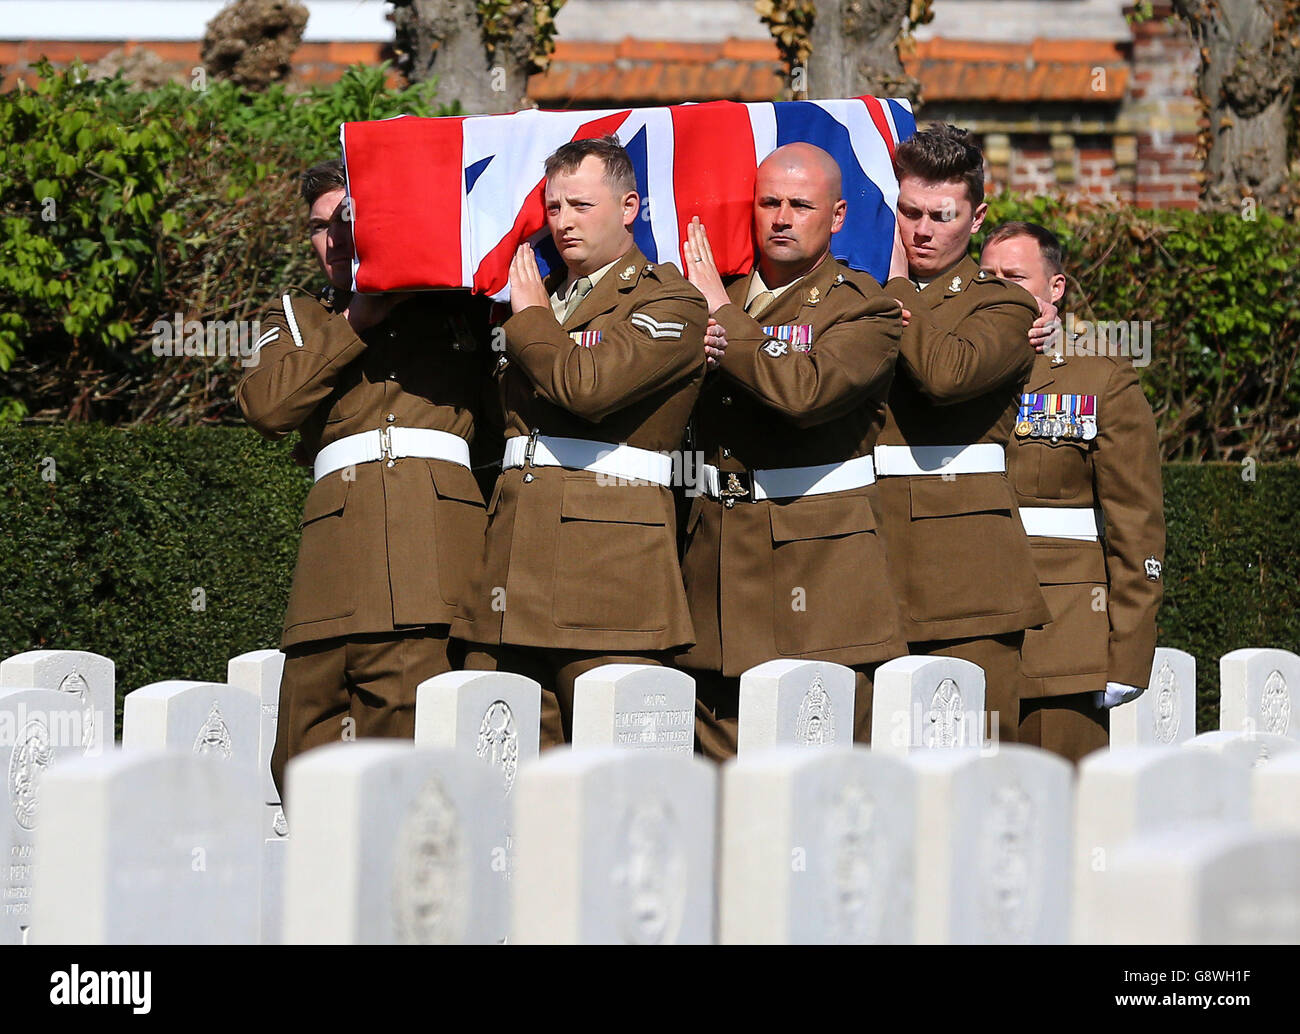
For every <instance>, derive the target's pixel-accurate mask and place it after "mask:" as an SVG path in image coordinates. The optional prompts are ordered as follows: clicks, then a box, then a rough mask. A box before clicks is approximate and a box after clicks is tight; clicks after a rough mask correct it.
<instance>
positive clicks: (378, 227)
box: [343, 116, 464, 291]
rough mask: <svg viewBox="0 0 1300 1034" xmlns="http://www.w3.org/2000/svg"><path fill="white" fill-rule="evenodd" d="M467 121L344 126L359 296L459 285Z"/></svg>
mask: <svg viewBox="0 0 1300 1034" xmlns="http://www.w3.org/2000/svg"><path fill="white" fill-rule="evenodd" d="M463 121H464V116H453V117H449V118H414V117H403V118H397V119H384V120H382V121H377V122H347V123H345V124H344V126H343V160H344V162H345V163H346V165H347V179H348V194H349V196H350V197H351V198H352V206H353V216H354V221H353V224H352V232H353V243H354V247H355V249H356V254H357V258H358V260H359V264H358V266H357V269H356V282H357V290H359V291H401V290H405V289H408V288H421V287H427V286H428V285H429V284H459V283H460V279H461V269H460V246H461V230H460V197H461V194H462V193H463V191H464V170H463V169H462V167H461V123H462V122H463ZM452 199H454V201H453V200H452Z"/></svg>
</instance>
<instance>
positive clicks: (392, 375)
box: [388, 370, 397, 381]
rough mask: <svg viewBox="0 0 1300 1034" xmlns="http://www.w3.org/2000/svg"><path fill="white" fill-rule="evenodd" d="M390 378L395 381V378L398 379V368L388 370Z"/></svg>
mask: <svg viewBox="0 0 1300 1034" xmlns="http://www.w3.org/2000/svg"><path fill="white" fill-rule="evenodd" d="M388 379H389V380H390V381H395V380H397V371H396V370H390V371H389V372H388Z"/></svg>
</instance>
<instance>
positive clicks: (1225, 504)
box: [0, 426, 1300, 729]
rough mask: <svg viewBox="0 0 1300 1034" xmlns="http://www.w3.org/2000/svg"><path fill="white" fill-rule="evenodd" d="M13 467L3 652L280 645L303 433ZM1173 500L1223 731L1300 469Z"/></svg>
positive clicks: (220, 671) (1287, 610)
mask: <svg viewBox="0 0 1300 1034" xmlns="http://www.w3.org/2000/svg"><path fill="white" fill-rule="evenodd" d="M51 461H53V465H52V466H51ZM0 464H3V469H4V470H5V471H6V472H7V477H6V478H5V485H4V489H3V490H2V491H0V527H3V528H4V529H5V534H4V535H3V536H0V572H2V574H0V590H2V591H0V657H2V656H8V655H10V654H14V653H18V652H20V651H22V650H32V649H60V648H61V649H84V650H93V651H95V652H96V653H102V654H106V655H107V656H109V657H111V658H113V660H114V661H115V662H116V664H117V679H118V688H119V701H120V695H121V694H122V693H124V692H128V691H130V690H133V689H136V688H138V687H139V686H143V685H146V684H148V683H150V682H156V681H159V680H161V679H174V678H190V679H205V680H215V681H222V680H224V677H225V671H226V661H227V660H228V659H229V658H230V657H233V656H235V655H236V654H239V653H243V652H245V651H247V650H255V649H260V648H264V647H271V646H275V645H277V644H278V641H279V632H280V619H281V616H282V614H283V610H284V605H285V602H286V601H287V599H288V593H289V579H290V576H291V574H292V571H293V563H294V558H295V556H296V553H297V546H298V516H299V513H300V510H301V507H302V502H303V498H304V496H305V494H306V490H307V488H308V486H309V484H310V477H309V475H308V473H307V472H306V471H305V470H303V469H302V468H299V467H297V466H295V465H294V463H293V461H292V459H291V458H290V456H289V445H288V442H279V443H274V444H272V443H268V442H265V441H263V440H262V439H261V438H259V437H258V436H257V435H256V434H255V433H253V432H252V431H251V430H248V429H246V428H200V429H187V430H167V429H164V428H158V427H144V428H134V429H114V428H103V427H95V426H89V427H77V428H62V429H58V430H40V429H28V428H18V429H8V430H5V431H2V432H0ZM51 473H52V476H53V480H47V478H49V477H50V476H51ZM1252 473H1253V475H1254V479H1253V480H1250V478H1249V475H1251V474H1252ZM1243 475H1246V476H1243ZM1165 503H1166V517H1167V521H1168V525H1169V548H1168V552H1167V556H1166V562H1165V605H1164V609H1163V610H1162V611H1161V618H1160V642H1161V644H1162V645H1165V646H1176V647H1179V648H1180V649H1183V650H1187V651H1188V652H1189V653H1191V654H1193V655H1194V656H1195V657H1196V659H1197V664H1198V682H1199V694H1200V707H1199V727H1200V728H1201V729H1208V728H1216V727H1217V725H1218V680H1219V674H1218V658H1219V657H1220V656H1221V655H1222V654H1224V653H1226V652H1228V651H1229V650H1232V649H1236V648H1238V647H1243V646H1277V647H1284V648H1288V649H1292V650H1294V649H1297V646H1298V645H1300V530H1297V524H1296V522H1295V514H1296V513H1297V512H1300V467H1297V466H1296V465H1294V464H1289V463H1287V464H1261V465H1259V466H1258V467H1257V468H1255V469H1254V470H1253V471H1252V470H1251V469H1249V468H1246V467H1242V466H1239V465H1235V464H1171V465H1169V466H1167V467H1166V468H1165ZM195 589H202V590H203V594H204V597H205V599H204V601H203V602H204V607H203V609H201V610H200V609H196V605H197V604H196V599H197V597H196V595H195V592H194V590H195ZM119 714H120V703H119Z"/></svg>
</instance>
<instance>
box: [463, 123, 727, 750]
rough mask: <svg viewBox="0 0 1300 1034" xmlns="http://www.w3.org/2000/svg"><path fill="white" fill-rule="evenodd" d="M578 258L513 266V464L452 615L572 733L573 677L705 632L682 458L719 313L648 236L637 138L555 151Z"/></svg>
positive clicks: (565, 237) (566, 225)
mask: <svg viewBox="0 0 1300 1034" xmlns="http://www.w3.org/2000/svg"><path fill="white" fill-rule="evenodd" d="M546 210H547V220H548V223H549V226H550V230H551V235H552V237H553V238H554V240H555V244H556V246H557V247H558V248H559V251H560V257H561V258H562V259H563V260H564V263H565V266H566V269H562V270H558V271H557V272H556V274H555V275H553V276H551V277H550V278H549V280H548V282H546V283H543V281H542V278H541V275H540V273H539V271H538V268H537V261H536V258H535V257H534V255H533V253H532V250H531V249H530V248H529V247H528V246H527V245H522V246H521V247H520V248H519V251H518V253H517V254H516V256H515V259H514V261H513V263H512V265H511V269H510V307H511V309H512V310H513V313H514V315H513V316H511V318H510V319H509V320H508V321H507V322H506V324H505V344H506V350H505V355H503V356H501V358H500V359H499V361H498V362H499V364H498V368H497V377H498V378H499V381H500V388H501V398H502V402H503V407H504V411H505V418H506V435H507V441H506V449H505V456H504V459H503V462H502V474H501V477H500V479H499V480H498V481H497V486H496V489H495V491H494V492H493V494H492V499H491V501H490V502H489V504H488V531H487V542H486V549H485V552H484V565H483V571H482V576H481V577H480V578H479V579H478V580H477V582H476V583H475V588H474V590H473V592H472V593H470V595H469V596H468V598H467V599H466V601H465V603H464V605H463V606H462V608H461V611H460V613H459V615H458V617H457V620H456V623H455V625H454V626H453V628H454V631H455V634H456V635H458V636H461V637H463V638H465V639H467V640H470V641H472V642H474V643H479V644H482V646H481V648H479V649H475V650H471V651H470V653H469V655H468V656H467V659H466V667H469V668H476V669H488V670H494V669H499V670H503V671H513V672H518V673H520V674H523V675H527V676H529V677H531V678H534V679H536V680H537V681H538V682H539V683H541V685H542V687H543V698H542V726H543V728H542V741H543V745H546V746H550V745H553V744H555V743H558V742H563V741H564V740H567V739H569V737H570V735H571V731H572V717H573V682H574V679H575V678H577V676H578V675H580V674H581V673H582V672H584V671H587V670H589V669H591V668H593V667H596V666H598V665H601V664H607V663H616V662H625V663H642V664H663V663H665V662H666V661H668V660H670V659H671V656H672V653H673V651H675V650H678V649H680V648H681V647H683V646H686V645H688V644H689V643H690V642H691V641H692V640H693V638H694V635H693V633H692V630H691V620H690V614H689V612H688V610H687V606H686V597H685V592H684V590H683V588H682V582H681V574H680V569H679V567H678V563H677V530H676V528H677V520H676V513H675V508H674V502H673V496H672V492H671V490H670V487H669V486H670V485H671V484H672V480H673V474H672V467H673V464H672V460H671V458H670V456H669V455H668V453H669V452H671V451H673V450H677V449H680V447H681V444H682V438H683V435H684V432H685V429H686V423H687V420H688V418H689V416H690V412H691V408H692V406H694V404H695V399H696V397H697V396H698V394H699V390H700V384H701V382H702V381H703V378H704V349H703V335H704V324H705V320H706V319H707V312H706V310H705V306H704V299H703V298H701V297H700V294H699V292H698V291H696V290H695V288H693V287H692V286H691V285H690V284H689V283H687V281H686V279H685V277H683V276H682V275H681V273H679V272H678V271H677V269H676V268H675V267H674V266H672V265H670V264H667V263H659V264H655V263H651V262H648V261H646V258H645V256H644V255H643V254H642V253H641V252H640V251H639V250H638V249H637V247H636V246H635V244H634V243H633V239H632V231H631V227H632V224H633V220H635V219H636V218H637V216H638V215H639V213H640V199H639V197H638V196H637V193H636V179H635V174H634V172H633V170H632V163H631V160H630V159H629V158H628V156H627V152H626V151H624V150H623V148H622V147H621V146H620V145H619V143H618V141H617V140H616V139H614V138H611V137H607V138H603V139H599V140H597V139H589V140H579V141H574V142H572V143H569V144H565V145H564V146H563V147H561V148H559V150H557V151H556V152H555V154H553V155H552V156H551V157H550V158H549V159H547V162H546Z"/></svg>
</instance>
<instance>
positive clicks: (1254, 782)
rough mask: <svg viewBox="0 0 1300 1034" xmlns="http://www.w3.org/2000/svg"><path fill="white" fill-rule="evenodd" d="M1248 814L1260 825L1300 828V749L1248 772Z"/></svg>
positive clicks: (1265, 827)
mask: <svg viewBox="0 0 1300 1034" xmlns="http://www.w3.org/2000/svg"><path fill="white" fill-rule="evenodd" d="M1250 779H1251V784H1250V802H1251V807H1250V817H1251V820H1252V821H1253V822H1254V823H1255V825H1256V826H1258V827H1259V828H1261V829H1278V830H1293V831H1295V832H1300V751H1292V752H1291V753H1289V754H1284V755H1283V756H1282V757H1280V758H1277V759H1276V760H1274V761H1271V762H1269V763H1268V764H1267V765H1260V766H1258V767H1257V768H1255V769H1253V770H1252V771H1251V773H1250Z"/></svg>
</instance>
